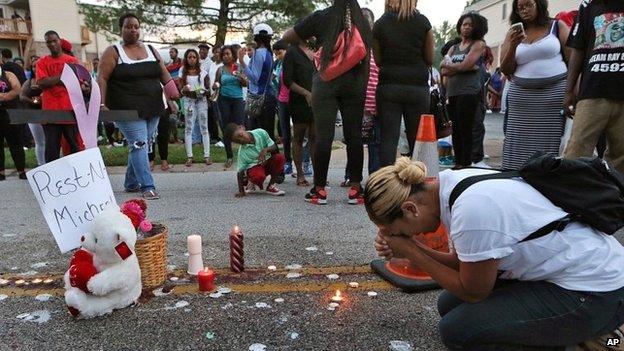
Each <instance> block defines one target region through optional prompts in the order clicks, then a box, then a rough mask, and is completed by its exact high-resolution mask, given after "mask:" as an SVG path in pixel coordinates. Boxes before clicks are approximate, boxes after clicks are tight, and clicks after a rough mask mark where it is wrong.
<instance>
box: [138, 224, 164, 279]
mask: <svg viewBox="0 0 624 351" xmlns="http://www.w3.org/2000/svg"><path fill="white" fill-rule="evenodd" d="M168 234H169V229H168V228H167V227H166V226H163V227H162V231H161V233H160V234H157V235H154V236H152V237H149V238H145V239H141V240H137V242H136V245H135V251H136V255H137V258H138V259H139V266H140V267H141V284H143V289H151V288H155V287H157V286H160V285H162V284H164V282H165V280H166V279H167V235H168Z"/></svg>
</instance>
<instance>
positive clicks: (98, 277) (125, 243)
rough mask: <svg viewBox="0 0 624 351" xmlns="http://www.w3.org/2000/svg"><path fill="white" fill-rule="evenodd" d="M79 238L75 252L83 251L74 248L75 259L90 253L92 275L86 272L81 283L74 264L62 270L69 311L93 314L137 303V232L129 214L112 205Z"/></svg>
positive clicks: (138, 271) (82, 316) (138, 294)
mask: <svg viewBox="0 0 624 351" xmlns="http://www.w3.org/2000/svg"><path fill="white" fill-rule="evenodd" d="M81 240H82V249H81V250H79V251H78V252H79V253H80V254H82V255H80V254H78V252H77V253H76V254H74V259H76V258H78V256H82V258H84V257H89V256H90V255H92V258H93V266H94V267H95V270H93V271H92V273H95V275H92V276H91V275H90V274H89V276H88V277H87V278H86V279H84V282H83V283H82V285H80V284H77V283H76V280H77V278H76V275H77V274H76V271H75V270H74V271H72V267H74V266H72V267H70V269H69V270H68V271H67V273H65V277H64V281H65V290H66V291H65V302H66V303H67V306H68V308H69V310H70V312H71V313H72V315H74V316H75V317H79V318H92V317H97V316H102V315H105V314H108V313H111V312H113V310H115V309H120V308H124V307H127V306H130V305H132V304H133V303H136V302H137V300H138V298H139V296H141V288H142V287H141V269H140V268H139V261H138V260H137V257H136V254H134V246H135V244H136V240H137V233H136V229H135V227H134V225H133V223H132V222H131V220H130V218H128V217H127V216H126V215H125V214H123V213H122V212H120V211H119V208H117V207H116V206H111V207H109V208H108V209H106V210H105V211H104V212H102V213H100V214H99V215H98V216H97V217H96V218H95V220H94V221H93V227H92V230H91V232H90V233H87V234H85V235H84V236H83V237H82V238H81ZM85 250H86V251H87V252H84V251H85ZM81 251H82V252H81ZM74 259H72V262H74ZM88 259H90V258H88ZM90 264H91V263H89V264H88V266H89V265H90ZM88 266H87V271H88V270H89V267H88ZM90 269H91V270H92V269H93V268H90ZM70 272H71V273H70ZM87 274H88V273H87ZM85 282H86V285H85V284H84V283H85ZM77 285H79V286H82V289H84V290H88V293H87V292H85V291H83V290H81V288H80V287H77Z"/></svg>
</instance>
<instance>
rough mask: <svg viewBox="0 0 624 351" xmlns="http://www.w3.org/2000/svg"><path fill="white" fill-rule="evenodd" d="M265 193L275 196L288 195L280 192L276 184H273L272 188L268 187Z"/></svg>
mask: <svg viewBox="0 0 624 351" xmlns="http://www.w3.org/2000/svg"><path fill="white" fill-rule="evenodd" d="M265 192H266V193H267V194H269V195H273V196H283V195H284V194H286V193H285V192H284V191H283V190H279V189H278V188H277V187H276V186H275V184H272V185H270V186H268V187H267V188H266V190H265Z"/></svg>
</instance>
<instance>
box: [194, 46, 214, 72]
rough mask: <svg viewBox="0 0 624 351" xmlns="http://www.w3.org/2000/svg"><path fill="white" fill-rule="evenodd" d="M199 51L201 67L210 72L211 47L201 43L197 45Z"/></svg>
mask: <svg viewBox="0 0 624 351" xmlns="http://www.w3.org/2000/svg"><path fill="white" fill-rule="evenodd" d="M197 48H198V49H199V63H200V65H201V69H202V70H204V71H206V72H209V71H210V66H211V64H212V60H211V59H209V58H208V53H209V52H210V46H208V44H206V43H201V44H199V45H197Z"/></svg>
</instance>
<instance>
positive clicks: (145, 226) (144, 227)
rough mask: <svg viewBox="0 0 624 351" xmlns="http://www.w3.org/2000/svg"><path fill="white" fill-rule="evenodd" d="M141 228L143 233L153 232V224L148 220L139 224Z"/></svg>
mask: <svg viewBox="0 0 624 351" xmlns="http://www.w3.org/2000/svg"><path fill="white" fill-rule="evenodd" d="M139 228H140V229H141V231H142V232H143V233H149V232H150V231H151V230H152V223H151V222H150V221H148V220H147V219H146V220H144V221H142V222H141V224H139Z"/></svg>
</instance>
